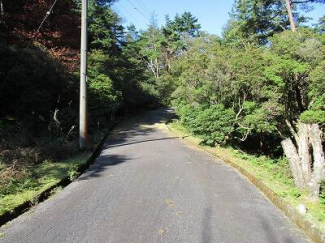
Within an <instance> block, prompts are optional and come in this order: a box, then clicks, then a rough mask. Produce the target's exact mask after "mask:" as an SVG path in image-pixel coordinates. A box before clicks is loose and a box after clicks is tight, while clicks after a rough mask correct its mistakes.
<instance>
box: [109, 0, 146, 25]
mask: <svg viewBox="0 0 325 243" xmlns="http://www.w3.org/2000/svg"><path fill="white" fill-rule="evenodd" d="M120 7H121V8H123V10H124V11H125V12H126V13H127V14H128V15H129V16H130V17H131V18H132V19H133V20H134V21H135V22H136V23H137V24H138V25H140V22H139V21H138V20H137V18H135V17H134V16H133V15H132V14H131V13H130V12H129V10H128V9H127V8H125V7H124V6H123V5H122V4H121V3H120ZM115 8H117V7H116V6H115ZM124 17H125V16H124ZM126 19H127V18H126Z"/></svg>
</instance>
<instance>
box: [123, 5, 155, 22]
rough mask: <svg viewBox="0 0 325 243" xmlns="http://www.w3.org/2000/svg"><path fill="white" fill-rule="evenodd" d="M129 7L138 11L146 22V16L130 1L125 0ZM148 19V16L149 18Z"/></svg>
mask: <svg viewBox="0 0 325 243" xmlns="http://www.w3.org/2000/svg"><path fill="white" fill-rule="evenodd" d="M127 1H128V2H129V3H130V4H131V5H132V7H133V8H134V9H135V10H136V11H138V12H139V13H140V14H141V15H142V16H143V17H144V18H145V19H146V20H147V18H148V16H146V15H145V14H144V13H143V12H141V11H140V10H139V9H138V8H137V7H136V6H135V5H134V4H133V3H132V2H131V1H130V0H127ZM149 17H150V16H149Z"/></svg>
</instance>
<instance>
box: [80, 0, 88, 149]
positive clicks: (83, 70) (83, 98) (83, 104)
mask: <svg viewBox="0 0 325 243" xmlns="http://www.w3.org/2000/svg"><path fill="white" fill-rule="evenodd" d="M87 14H88V0H82V11H81V49H80V110H79V149H84V148H85V147H86V143H87V140H88V126H87V125H88V124H87V32H88V30H87Z"/></svg>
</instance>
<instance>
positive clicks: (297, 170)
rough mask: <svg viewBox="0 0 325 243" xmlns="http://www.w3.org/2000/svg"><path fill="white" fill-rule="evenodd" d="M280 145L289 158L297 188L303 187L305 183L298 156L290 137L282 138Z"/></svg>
mask: <svg viewBox="0 0 325 243" xmlns="http://www.w3.org/2000/svg"><path fill="white" fill-rule="evenodd" d="M281 145H282V148H283V150H284V153H285V155H286V156H287V158H288V160H289V164H290V169H291V173H292V176H293V178H294V180H295V185H296V186H297V187H298V188H300V189H303V188H304V187H305V185H306V184H305V179H304V176H303V173H302V169H301V165H300V157H299V155H298V152H297V149H296V147H295V145H294V144H293V142H292V140H291V139H290V138H286V139H285V140H283V141H282V142H281Z"/></svg>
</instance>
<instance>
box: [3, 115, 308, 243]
mask: <svg viewBox="0 0 325 243" xmlns="http://www.w3.org/2000/svg"><path fill="white" fill-rule="evenodd" d="M169 116H170V111H168V110H162V109H161V110H158V111H154V112H149V113H147V114H146V115H145V116H143V117H142V118H141V119H140V118H139V119H137V120H136V122H129V124H124V125H121V126H119V127H118V128H117V129H116V130H115V132H114V134H113V135H112V136H110V137H109V138H108V140H107V143H106V144H105V146H104V150H103V151H102V153H101V155H100V157H99V158H98V159H97V161H96V163H95V164H94V165H93V166H92V167H91V168H90V169H89V170H88V171H87V172H86V173H85V174H84V175H82V176H81V177H80V178H79V179H78V180H76V181H75V182H73V183H71V184H70V185H69V186H67V187H66V188H65V189H64V190H63V191H62V192H60V193H58V194H57V195H56V196H54V197H52V198H50V199H49V200H47V201H45V202H44V203H41V204H40V205H38V206H36V207H35V208H33V209H32V210H31V211H29V212H27V213H25V214H24V215H22V216H20V217H18V218H17V219H15V220H14V221H13V222H12V223H11V224H9V225H8V226H6V227H3V228H2V229H1V230H0V232H3V233H4V234H5V235H4V237H0V242H1V243H4V242H11V243H19V242H30V243H37V242H40V243H45V242H60V243H61V242H112V243H128V242H135V243H137V242H148V243H151V242H153V243H155V242H170V243H177V242H184V243H191V242H193V243H194V242H195V243H196V242H200V243H201V242H202V243H210V242H240V243H242V242H250V243H251V242H263V243H264V242H285V243H290V242H292V243H297V242H308V240H307V238H306V236H305V235H304V234H303V233H302V232H301V231H299V230H298V229H297V228H296V227H295V226H294V225H293V224H292V223H291V222H290V221H289V220H288V219H287V218H286V217H285V216H284V215H283V213H281V212H280V211H278V210H277V209H276V208H275V207H274V206H273V205H272V204H271V203H270V202H269V201H268V200H267V199H266V198H265V197H264V196H263V195H262V194H261V193H260V192H259V191H258V190H257V189H256V188H255V187H254V186H253V185H252V184H251V183H250V182H248V181H247V180H246V179H245V178H244V177H243V176H241V175H240V174H239V173H237V172H236V171H235V170H234V169H232V168H231V167H229V166H227V165H226V164H224V163H223V162H220V161H217V160H216V159H214V158H213V157H212V156H210V155H207V154H205V153H204V152H201V151H198V150H195V149H193V148H190V147H189V146H188V145H186V144H185V143H184V142H182V141H180V140H179V139H177V138H175V137H173V136H170V135H167V134H166V133H164V132H162V131H160V130H158V129H156V128H154V127H153V126H142V125H140V123H141V124H144V123H146V124H149V125H152V124H154V123H155V122H159V121H162V120H164V119H166V118H167V117H169Z"/></svg>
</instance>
